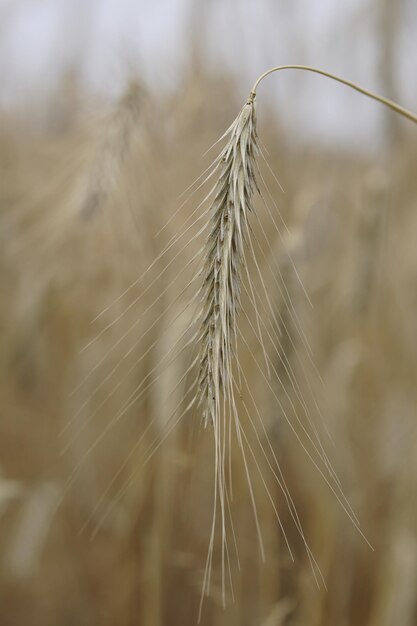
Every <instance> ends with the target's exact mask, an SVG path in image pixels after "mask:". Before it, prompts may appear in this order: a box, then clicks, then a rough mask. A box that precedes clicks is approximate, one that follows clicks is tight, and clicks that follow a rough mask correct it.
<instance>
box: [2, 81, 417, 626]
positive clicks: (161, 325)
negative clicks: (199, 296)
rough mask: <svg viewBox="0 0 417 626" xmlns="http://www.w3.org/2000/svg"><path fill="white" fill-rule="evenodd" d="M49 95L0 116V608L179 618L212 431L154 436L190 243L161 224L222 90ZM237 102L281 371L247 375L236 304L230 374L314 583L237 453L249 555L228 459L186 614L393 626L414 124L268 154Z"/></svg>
mask: <svg viewBox="0 0 417 626" xmlns="http://www.w3.org/2000/svg"><path fill="white" fill-rule="evenodd" d="M68 97H69V96H68V95H67V96H66V97H65V98H63V101H64V102H65V106H62V107H59V106H57V114H56V120H55V124H54V125H53V126H52V127H51V128H49V129H47V130H46V131H42V132H40V131H34V130H32V129H30V128H27V127H26V126H24V125H23V124H22V123H21V120H19V118H18V116H17V115H16V119H13V118H10V116H9V117H8V118H6V116H5V115H3V117H2V118H1V119H0V169H1V186H0V237H1V246H0V275H1V300H0V328H1V339H0V340H1V352H0V353H1V360H0V371H1V376H0V414H1V419H0V429H1V436H0V467H1V475H0V514H1V517H0V544H1V551H0V554H1V556H0V594H1V602H0V623H1V624H14V625H16V626H23V625H27V624H42V625H45V626H46V625H49V624H50V625H51V626H52V625H56V624H61V623H62V624H77V625H79V624H86V625H87V624H88V625H89V626H90V625H93V624H97V625H100V626H101V625H102V624H103V625H113V624H114V625H116V624H117V625H121V624H122V625H124V624H126V625H127V624H132V625H133V624H140V625H142V624H144V625H145V624H146V626H148V625H149V626H151V625H156V626H161V625H170V624H195V623H196V620H197V616H198V609H199V604H200V596H201V589H202V585H203V578H204V568H205V565H206V557H207V549H208V542H209V537H210V529H211V522H212V511H213V480H214V460H213V459H214V457H213V433H212V432H211V429H210V428H207V429H204V428H202V425H201V416H199V415H198V413H197V412H196V411H192V412H190V414H187V415H185V417H184V419H183V420H181V421H180V423H179V424H178V425H177V426H176V427H175V428H174V429H173V430H172V432H170V434H169V436H167V437H166V439H165V436H166V435H167V433H168V429H169V427H170V424H171V422H170V419H171V416H172V413H173V410H174V408H175V407H176V406H177V404H178V403H180V404H181V402H182V401H183V396H184V394H185V393H186V392H187V384H189V377H186V379H185V380H182V376H183V374H184V372H186V371H187V367H188V363H189V359H190V354H189V352H188V351H187V349H185V350H184V351H183V352H181V353H180V354H179V356H178V358H177V359H176V360H175V361H171V359H165V361H164V360H162V362H161V359H164V358H165V356H166V355H167V354H170V351H171V350H172V349H173V347H174V346H175V345H176V342H178V341H181V338H182V337H183V336H184V334H185V333H186V332H187V329H188V328H189V326H190V325H191V323H192V321H193V317H192V315H193V314H192V310H191V309H187V308H185V305H186V304H187V293H186V292H185V291H184V289H185V288H186V286H187V284H188V282H189V280H190V277H191V273H190V270H189V268H188V265H187V264H188V262H189V260H190V259H191V258H192V257H193V256H194V255H195V254H196V253H197V252H198V249H199V242H198V240H192V239H191V235H190V236H188V237H187V238H186V239H185V240H176V239H175V237H176V236H177V235H178V233H181V232H183V231H185V230H186V228H187V225H188V224H189V222H187V220H189V219H191V218H190V216H191V215H192V212H193V211H194V209H195V208H196V206H198V204H199V202H200V201H201V200H202V199H203V197H204V191H203V190H198V191H197V193H196V194H195V196H194V197H193V198H192V199H191V201H190V202H188V203H187V205H185V207H184V209H183V210H182V211H180V212H178V213H176V210H177V209H178V206H179V205H180V204H181V200H179V199H178V198H179V196H180V194H182V193H183V192H184V190H185V189H187V187H188V186H189V185H190V184H191V183H192V182H193V181H194V180H195V179H196V178H197V177H198V176H200V174H201V172H202V171H203V170H204V168H205V167H206V166H207V163H208V162H206V161H205V160H204V159H202V158H201V155H202V154H203V153H204V152H205V151H206V150H207V148H208V147H209V146H211V145H212V144H213V143H214V142H215V141H216V140H217V139H218V137H219V136H220V135H221V134H222V132H223V130H224V129H225V128H227V127H228V125H229V124H230V121H231V120H232V119H233V118H234V116H235V114H236V112H237V111H238V110H239V108H240V106H241V103H240V102H238V101H237V100H236V97H235V95H234V93H233V88H232V85H231V83H230V82H228V81H227V80H221V79H218V80H214V79H213V78H212V77H209V76H206V75H204V73H196V74H191V75H190V77H189V78H188V80H187V82H186V83H185V84H184V85H183V86H182V89H181V91H180V92H179V93H178V95H176V96H171V97H169V98H168V97H167V98H166V99H163V98H159V99H156V97H155V96H152V95H150V94H148V93H147V92H146V91H145V90H144V89H143V88H142V86H141V85H140V83H137V82H132V83H131V84H130V85H128V86H127V88H126V93H125V95H124V96H123V98H122V100H121V101H120V103H119V104H118V105H116V106H115V108H114V109H113V110H112V111H108V110H106V111H104V110H103V107H101V105H100V103H96V107H97V111H93V112H91V111H90V112H89V113H88V114H87V112H86V109H83V107H82V106H81V105H80V104H77V102H79V101H78V97H77V93H73V94H72V96H71V97H72V98H74V100H73V103H74V106H68ZM259 117H260V136H261V140H262V141H263V142H264V143H266V145H267V149H268V151H269V156H268V164H269V166H270V168H271V170H272V172H274V173H275V174H276V175H277V176H278V178H279V180H280V182H281V183H282V185H283V187H284V189H285V193H282V192H281V191H280V190H279V188H278V186H277V185H276V183H275V181H274V180H273V177H272V175H271V173H270V172H269V170H268V169H266V170H265V177H266V179H267V181H266V182H267V184H268V188H269V189H270V190H271V194H272V196H273V200H274V202H276V204H277V207H278V208H279V211H280V214H281V215H282V217H283V219H284V220H285V222H286V224H287V226H288V231H285V229H284V230H283V236H282V238H280V237H279V236H277V234H276V233H275V234H274V233H273V230H272V229H271V228H270V221H268V220H269V218H268V216H267V214H266V213H262V204H261V203H260V204H259V206H258V211H259V216H260V217H259V226H258V225H256V226H254V232H255V235H256V236H257V237H258V238H259V241H261V239H262V228H264V229H265V230H266V232H267V233H268V235H270V240H269V244H270V249H267V248H263V252H265V257H264V258H263V260H262V257H259V258H260V259H261V261H260V263H261V264H262V269H263V271H265V281H266V283H267V284H266V289H267V291H268V294H269V297H270V299H271V302H272V303H273V305H274V308H275V311H276V315H277V319H278V320H279V322H280V324H279V325H280V328H279V333H280V334H279V336H280V347H279V349H273V346H272V347H271V358H272V359H274V367H275V368H276V370H277V372H278V374H279V378H280V380H281V382H282V384H276V386H275V383H274V386H273V387H272V386H271V385H270V384H268V383H267V382H266V381H265V378H264V376H263V375H262V373H261V372H260V370H259V368H258V367H257V366H256V363H257V362H258V360H259V362H260V361H261V359H262V353H261V351H260V350H259V345H258V342H256V337H255V333H254V332H251V326H252V328H253V325H254V322H253V321H251V320H250V318H248V319H247V320H246V319H243V320H242V329H243V334H244V336H245V337H248V344H247V345H245V344H243V345H242V346H241V363H242V369H243V371H244V373H245V377H246V378H247V380H248V383H250V390H251V393H252V394H253V400H252V404H253V406H254V407H255V406H256V408H257V410H258V411H259V414H260V415H261V417H262V422H263V425H264V428H265V431H263V430H262V429H260V428H259V429H258V436H259V437H260V438H261V440H262V442H263V443H262V445H265V446H266V445H267V441H269V442H270V443H271V446H272V448H273V450H274V454H275V455H276V457H277V459H278V460H279V463H280V466H281V467H282V468H283V472H284V475H285V480H286V483H287V485H288V489H289V492H290V493H291V496H292V498H293V500H294V503H295V506H296V508H297V511H298V514H299V517H300V520H301V523H302V526H303V531H304V533H305V536H306V538H307V541H308V545H309V546H310V548H311V550H312V552H313V554H314V557H315V558H316V560H317V563H318V565H319V567H320V570H321V572H322V575H323V578H324V581H325V584H326V586H327V589H326V588H325V587H324V585H321V586H319V587H318V586H317V585H316V583H315V580H314V575H313V572H312V568H311V565H310V563H309V559H308V554H307V553H306V550H305V547H304V545H303V541H302V538H301V537H300V536H299V533H298V532H297V529H296V528H295V526H294V524H293V522H292V520H291V515H290V512H289V510H288V507H286V505H285V502H284V499H283V497H282V494H281V492H280V490H279V487H278V484H277V482H276V480H275V479H274V476H273V474H272V472H271V471H270V468H269V467H268V463H267V461H266V459H265V458H263V457H262V455H261V454H260V453H259V450H260V448H257V449H258V453H257V456H256V460H255V458H252V457H251V455H250V453H248V462H249V466H250V474H251V477H252V482H253V488H254V492H255V496H256V505H257V511H258V516H259V523H260V527H261V531H262V536H263V543H264V549H265V557H266V558H265V562H262V558H261V551H260V547H259V543H258V540H257V532H256V525H255V521H254V515H253V510H252V502H251V498H250V493H249V490H248V486H247V478H246V476H245V471H244V468H243V466H242V461H241V457H240V455H239V452H238V450H237V449H235V448H233V449H232V453H231V460H230V464H231V467H232V471H233V500H232V501H231V502H230V507H231V513H232V518H233V525H234V529H233V530H234V533H235V542H236V545H237V550H238V558H237V557H236V554H235V550H234V548H233V545H234V541H233V539H232V538H231V535H232V533H231V529H230V528H229V547H230V561H231V563H230V569H231V580H232V583H233V594H232V591H231V588H230V584H229V582H227V585H226V600H227V601H226V606H225V607H223V599H222V563H221V544H220V539H219V537H218V536H217V535H216V540H215V551H214V556H213V571H212V580H211V587H210V594H209V595H208V597H206V598H205V600H204V605H203V611H202V618H201V623H202V624H203V625H213V626H220V625H222V624H228V625H229V624H230V625H238V624H239V625H240V624H242V625H246V624H247V625H251V626H252V625H255V624H257V625H258V624H259V625H262V626H275V625H276V626H278V625H286V626H289V625H304V624H308V625H315V624H317V625H323V626H324V625H327V624H329V625H335V624H337V625H343V624H346V625H347V624H354V625H355V626H360V625H362V624H364V625H365V624H366V625H370V626H377V625H378V626H384V625H386V626H388V625H392V624H401V625H402V626H413V625H414V624H416V623H417V593H416V589H417V514H416V512H417V502H416V493H417V489H416V488H417V464H416V459H417V426H416V406H417V384H416V383H417V323H416V315H415V312H416V310H417V288H416V285H417V247H416V232H417V183H416V179H415V171H414V170H415V162H416V158H417V143H416V134H415V133H416V131H415V129H414V128H412V127H411V128H409V127H404V133H403V134H402V136H401V142H399V143H393V144H392V145H390V146H387V147H386V150H384V154H383V156H380V157H378V158H376V157H363V156H362V157H359V156H358V155H356V154H352V155H351V154H349V153H346V154H341V153H340V152H334V151H333V152H332V151H331V150H330V149H327V150H326V149H325V148H324V147H323V146H321V147H320V146H318V147H317V149H312V148H309V149H307V148H305V149H302V148H300V147H299V146H293V145H292V143H291V137H289V136H287V134H286V131H285V121H284V120H280V124H279V125H278V122H277V119H276V112H275V111H268V109H267V107H265V108H264V109H260V113H259ZM87 119H88V120H89V121H88V123H87V121H86V120H87ZM272 207H274V205H272ZM172 216H174V217H173V218H172V219H171V221H169V222H168V220H169V219H170V218H171V217H172ZM165 224H167V226H166V227H165V228H164V229H163V230H162V231H161V229H162V227H163V226H164V225H165ZM159 231H161V232H159ZM157 233H159V234H157ZM173 238H174V239H173ZM171 241H174V244H173V245H172V246H171V247H170V248H169V250H168V252H167V253H166V254H164V255H163V256H161V253H162V252H163V250H164V249H165V247H166V246H169V245H170V242H171ZM259 247H262V246H261V245H260V246H259ZM267 265H268V267H269V268H273V269H272V270H271V269H269V271H268V270H267V267H266V266H267ZM149 266H151V268H150V269H149V271H146V270H147V269H148V268H149ZM294 266H295V268H296V270H297V272H298V275H299V276H297V275H296V272H295V269H294ZM250 272H251V275H252V277H253V280H254V284H255V288H256V289H258V290H259V292H260V293H262V286H261V284H260V280H259V276H258V275H257V271H256V268H255V267H254V266H251V267H250ZM142 275H143V279H142V280H140V281H138V277H141V276H142ZM277 277H278V279H279V280H278V281H276V280H274V279H276V278H277ZM136 281H137V282H136ZM300 281H301V282H302V284H303V285H304V286H305V288H306V290H307V291H308V295H309V297H310V299H311V301H312V303H313V307H311V306H310V304H309V302H308V300H307V298H306V296H305V294H304V292H303V289H302V288H301V285H300ZM132 285H133V286H132ZM280 286H281V288H280ZM109 304H112V306H109ZM103 311H104V313H103V314H102V315H101V316H100V317H98V318H97V316H98V315H99V314H100V313H101V312H103ZM260 311H261V312H262V315H263V316H264V315H268V311H267V310H266V309H262V308H260ZM96 318H97V319H96ZM253 319H255V318H253ZM92 320H95V321H94V322H93V323H92ZM306 344H308V346H309V349H310V350H311V354H310V356H309V352H308V349H307V348H306ZM179 345H181V344H179ZM254 354H255V356H254ZM311 355H312V356H311ZM289 368H290V371H291V372H293V373H294V379H295V381H297V384H294V380H293V379H292V376H291V375H289ZM190 376H191V374H190ZM178 381H180V384H178ZM151 382H152V385H151V384H150V383H151ZM148 383H149V384H148ZM138 385H142V387H139V392H138ZM141 391H142V392H143V393H142V394H141V395H140V397H137V396H138V393H139V394H140V392H141ZM130 400H132V402H130ZM133 400H135V401H133ZM278 400H279V402H280V404H281V407H282V410H281V409H280V408H279V406H278V405H277V401H278ZM247 402H248V403H249V402H250V399H249V400H248V399H247ZM303 403H305V404H306V405H308V411H309V415H310V416H311V419H312V420H313V422H314V424H315V425H316V427H317V428H318V429H319V430H320V432H321V435H322V436H321V440H322V441H323V445H324V447H325V450H326V453H327V454H328V455H329V457H330V459H331V461H332V464H333V466H334V467H335V470H336V472H337V474H338V476H339V477H340V481H341V485H342V487H343V492H344V494H345V495H346V497H347V499H348V501H349V502H350V503H351V505H352V507H353V509H354V511H355V513H356V514H357V515H358V518H359V521H360V527H361V529H362V531H363V533H364V534H365V536H366V538H367V539H368V540H369V541H370V543H371V544H372V546H373V548H374V550H373V551H372V550H371V549H370V547H369V546H368V545H367V543H366V541H364V539H363V538H362V537H361V535H360V534H359V532H358V531H357V529H355V527H354V524H353V523H352V521H351V520H350V519H349V517H348V516H347V515H346V513H345V512H344V510H343V509H342V508H341V506H340V505H339V503H338V502H337V499H336V498H335V496H334V494H333V493H332V492H331V491H330V490H329V489H328V486H327V485H326V483H325V481H323V479H322V477H321V476H320V475H319V474H318V473H317V472H315V471H314V468H313V467H312V465H311V463H310V462H309V459H308V458H307V456H306V454H305V452H304V451H303V449H302V448H301V447H300V446H299V444H298V443H297V441H296V439H295V438H294V437H293V436H292V433H291V431H290V429H289V428H288V426H287V425H286V423H285V420H284V419H283V415H282V411H283V410H285V411H291V410H292V408H293V409H295V411H296V413H297V415H299V414H300V415H301V414H303V412H305V406H304V404H303ZM241 414H242V416H243V417H242V419H244V420H246V422H245V427H246V428H247V431H246V432H247V433H248V435H249V432H250V423H249V421H248V419H247V418H245V412H244V410H243V409H242V407H241ZM251 436H252V439H251V441H252V442H253V445H254V449H255V446H256V436H255V434H252V435H251ZM163 439H165V440H164V441H163V443H162V445H161V446H160V447H158V445H159V442H161V441H162V440H163ZM153 451H155V453H154V454H152V456H150V452H151V453H153ZM257 463H259V466H260V470H261V472H259V471H258V468H257ZM126 485H127V486H128V488H126ZM269 495H271V496H272V500H273V502H274V503H275V506H276V507H277V511H278V513H279V516H280V519H281V521H282V525H283V527H284V528H285V530H286V533H287V537H288V541H289V543H290V545H291V547H292V550H293V554H294V562H292V560H291V558H290V555H289V552H288V549H287V546H286V543H285V540H284V537H283V534H282V532H281V529H280V526H279V523H278V520H277V517H276V515H275V512H274V509H273V506H272V504H271V501H270V497H269Z"/></svg>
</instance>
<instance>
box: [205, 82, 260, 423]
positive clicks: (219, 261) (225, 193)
mask: <svg viewBox="0 0 417 626" xmlns="http://www.w3.org/2000/svg"><path fill="white" fill-rule="evenodd" d="M227 135H229V138H228V141H227V143H226V145H225V147H224V148H223V150H222V152H221V153H220V155H219V157H218V160H217V162H218V165H217V167H218V169H219V176H218V179H217V184H216V187H215V189H214V199H213V202H212V205H211V207H210V214H211V218H210V219H211V222H210V230H209V234H208V238H207V244H206V248H205V261H204V269H203V283H202V286H201V290H200V299H201V302H202V313H201V326H200V332H199V337H198V344H199V346H200V360H199V374H198V404H199V406H200V407H202V413H203V419H204V422H205V424H207V423H209V422H211V423H212V424H213V425H214V426H215V425H216V423H217V421H218V418H219V414H220V404H221V397H222V395H223V396H224V398H225V399H226V400H227V401H228V402H230V401H232V397H233V393H232V374H231V368H232V356H233V353H234V344H235V340H236V320H237V316H238V313H239V309H240V292H241V280H242V270H243V264H244V246H245V243H246V242H247V239H248V229H249V226H248V213H250V212H251V211H253V206H252V197H253V193H254V191H255V189H256V188H257V184H256V179H255V169H256V168H255V158H256V154H257V150H258V148H257V140H256V107H255V97H254V95H253V94H251V95H250V97H249V98H248V100H247V102H246V104H245V106H244V107H243V108H242V109H241V111H240V113H239V115H238V116H237V118H236V119H235V121H234V122H233V124H232V125H231V126H230V128H229V130H228V131H227V133H226V136H227Z"/></svg>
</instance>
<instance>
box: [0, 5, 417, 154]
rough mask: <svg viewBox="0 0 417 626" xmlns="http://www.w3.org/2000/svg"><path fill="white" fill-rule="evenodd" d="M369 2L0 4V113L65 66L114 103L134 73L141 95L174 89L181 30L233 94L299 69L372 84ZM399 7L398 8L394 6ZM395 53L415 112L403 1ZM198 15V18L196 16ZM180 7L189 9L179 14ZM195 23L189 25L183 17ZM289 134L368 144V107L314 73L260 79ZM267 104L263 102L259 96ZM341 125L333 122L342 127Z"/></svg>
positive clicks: (416, 63)
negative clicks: (273, 71)
mask: <svg viewBox="0 0 417 626" xmlns="http://www.w3.org/2000/svg"><path fill="white" fill-rule="evenodd" d="M375 2H376V0H345V2H343V3H342V2H340V0H320V1H319V2H311V0H257V1H254V0H204V1H202V0H201V1H200V2H197V1H196V0H151V1H150V0H147V1H145V0H0V81H1V82H0V84H1V91H0V106H9V107H10V106H13V104H14V102H15V101H16V99H20V100H22V99H24V100H30V99H31V98H33V97H35V100H36V98H40V99H42V97H47V94H48V92H50V90H51V88H52V87H53V86H54V85H56V84H57V81H58V79H59V77H60V76H61V75H62V72H63V70H65V69H66V68H68V67H70V66H71V65H74V64H75V65H76V66H77V67H79V68H80V73H81V76H82V77H83V80H84V82H85V83H86V85H88V87H89V88H90V89H92V90H94V91H100V92H103V93H107V94H109V95H117V94H118V93H119V92H120V90H121V89H123V87H124V83H125V80H126V75H127V72H128V70H129V68H131V67H134V66H137V67H138V68H139V72H140V76H141V77H142V79H143V80H145V81H146V82H148V84H149V85H150V86H151V87H155V88H156V87H157V86H162V87H163V88H168V89H175V88H176V87H177V86H178V85H179V84H180V74H181V72H182V71H183V70H184V68H186V67H187V61H188V57H187V54H188V53H189V44H190V33H191V28H192V24H195V23H196V24H197V25H198V29H199V32H198V39H199V41H200V42H201V43H202V48H203V50H204V53H205V55H206V56H207V57H208V58H209V59H210V64H211V67H212V68H213V69H214V70H215V69H216V67H221V68H222V69H223V68H227V69H228V70H229V71H230V73H231V74H232V75H234V76H235V77H236V78H237V79H238V85H240V86H241V89H242V97H245V94H246V92H247V90H248V89H249V88H250V86H251V85H252V83H253V80H254V78H255V77H256V75H258V74H259V73H261V72H262V71H263V70H264V69H266V68H267V67H269V66H272V65H277V64H279V65H281V64H284V63H308V64H314V65H319V66H321V67H323V68H325V69H329V70H332V71H334V72H336V73H339V74H343V75H345V76H346V77H348V78H352V79H354V80H357V81H358V82H360V83H361V84H364V85H367V86H369V87H371V88H376V89H379V90H381V86H380V85H378V76H377V72H376V71H375V70H376V65H377V56H376V52H377V48H376V45H375V38H374V35H373V33H374V30H373V29H374V25H375V16H374V15H373V12H372V6H373V5H374V4H375ZM405 4H407V2H405ZM408 5H409V7H410V8H409V14H407V18H406V20H405V23H406V27H405V28H404V32H402V36H401V41H400V44H401V45H400V49H399V52H398V57H399V60H400V61H401V67H399V75H403V76H404V79H403V80H402V81H400V86H399V94H400V96H401V98H402V103H403V104H404V105H406V106H408V107H410V108H414V109H415V108H417V83H416V81H412V80H409V78H408V77H410V76H416V75H417V36H416V34H417V11H415V10H414V11H413V10H412V8H413V6H414V9H415V8H416V7H415V5H414V4H413V0H409V2H408ZM196 8H197V12H196ZM190 9H191V11H190ZM193 11H194V12H195V14H194V18H195V19H194V20H193V19H192V15H193V14H192V12H193ZM262 89H263V90H264V91H265V93H268V95H269V94H274V96H275V98H276V102H277V106H278V107H279V109H280V110H281V109H282V110H283V111H285V114H286V116H287V118H286V119H287V121H288V125H289V126H291V127H294V128H295V129H297V128H301V130H302V132H304V130H305V131H306V132H308V133H310V134H313V135H317V136H319V137H323V139H324V140H326V138H332V139H334V140H337V141H346V142H349V140H350V138H351V137H352V134H353V133H358V132H359V133H361V134H362V139H363V133H364V134H365V136H369V138H370V139H372V137H373V136H374V135H375V132H374V131H375V129H376V128H377V127H378V123H379V120H380V114H381V111H380V109H379V107H378V105H375V104H369V103H367V102H366V101H365V102H364V101H362V100H361V99H359V98H358V96H357V95H354V94H351V93H349V92H347V91H346V90H345V89H344V88H342V87H339V86H337V85H335V84H328V83H327V82H326V81H325V80H324V79H321V78H319V77H317V76H314V77H311V76H307V75H304V76H300V75H299V74H295V73H292V74H291V75H287V76H285V77H284V76H282V75H281V76H280V79H279V80H277V79H275V80H273V81H272V80H271V82H270V83H268V87H267V86H266V85H265V86H262ZM265 97H267V96H265ZM348 117H349V119H352V120H353V121H352V124H351V125H350V124H343V123H341V121H343V120H344V119H345V118H348Z"/></svg>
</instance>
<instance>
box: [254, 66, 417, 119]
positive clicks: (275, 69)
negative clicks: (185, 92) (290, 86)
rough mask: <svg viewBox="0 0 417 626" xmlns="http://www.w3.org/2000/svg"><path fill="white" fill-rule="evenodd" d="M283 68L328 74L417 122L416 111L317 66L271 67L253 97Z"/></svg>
mask: <svg viewBox="0 0 417 626" xmlns="http://www.w3.org/2000/svg"><path fill="white" fill-rule="evenodd" d="M281 70H304V71H307V72H314V73H315V74H321V75H322V76H326V77H327V78H331V79H332V80H336V81H337V82H338V83H342V84H343V85H347V86H348V87H351V89H354V90H355V91H359V93H361V94H363V95H364V96H367V97H368V98H372V99H373V100H376V101H377V102H380V103H381V104H384V105H385V106H386V107H389V108H390V109H392V110H393V111H395V112H396V113H399V114H400V115H402V116H403V117H405V118H407V119H408V120H410V121H411V122H414V123H415V124H417V115H416V114H415V113H412V112H411V111H408V110H407V109H404V107H402V106H400V105H399V104H396V103H395V102H393V101H392V100H388V98H384V97H383V96H378V95H377V94H375V93H373V92H372V91H369V90H368V89H364V88H363V87H360V86H359V85H357V84H356V83H352V81H350V80H346V79H345V78H341V77H340V76H335V74H331V73H330V72H326V71H325V70H320V69H317V68H316V67H310V66H309V65H280V66H278V67H272V68H271V69H269V70H267V71H266V72H264V73H263V74H261V75H260V76H259V78H258V79H257V80H256V82H255V84H254V86H253V87H252V91H251V97H255V96H256V89H257V88H258V85H259V83H260V82H261V81H262V80H263V79H264V78H265V77H266V76H268V74H272V72H279V71H281Z"/></svg>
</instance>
